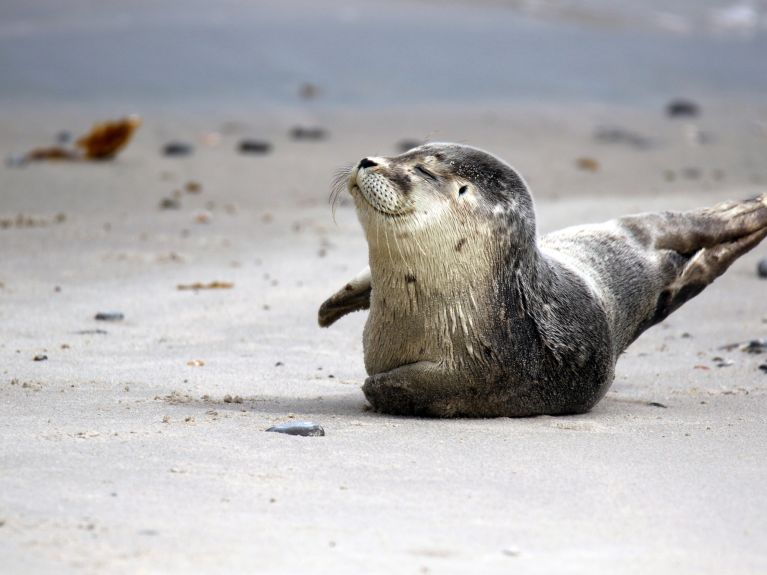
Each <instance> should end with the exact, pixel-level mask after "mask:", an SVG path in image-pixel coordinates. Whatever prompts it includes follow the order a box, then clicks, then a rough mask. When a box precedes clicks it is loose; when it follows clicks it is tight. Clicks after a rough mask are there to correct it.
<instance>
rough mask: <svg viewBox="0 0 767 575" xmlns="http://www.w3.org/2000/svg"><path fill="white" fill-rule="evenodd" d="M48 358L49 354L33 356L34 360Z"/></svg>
mask: <svg viewBox="0 0 767 575" xmlns="http://www.w3.org/2000/svg"><path fill="white" fill-rule="evenodd" d="M47 359H48V356H47V355H45V354H42V353H41V354H39V355H36V356H35V357H33V358H32V361H45V360H47Z"/></svg>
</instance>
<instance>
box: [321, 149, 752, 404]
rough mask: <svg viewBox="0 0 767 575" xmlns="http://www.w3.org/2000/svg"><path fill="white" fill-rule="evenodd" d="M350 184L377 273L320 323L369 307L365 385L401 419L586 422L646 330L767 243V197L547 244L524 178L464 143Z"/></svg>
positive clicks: (324, 311)
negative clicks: (566, 417) (582, 417)
mask: <svg viewBox="0 0 767 575" xmlns="http://www.w3.org/2000/svg"><path fill="white" fill-rule="evenodd" d="M343 186H345V187H347V188H348V190H349V191H350V192H351V195H352V197H353V198H354V203H355V206H356V209H357V214H358V216H359V220H360V222H361V223H362V227H363V228H364V231H365V235H366V237H367V242H368V246H369V260H370V266H369V268H367V269H366V270H364V271H363V272H362V273H361V274H360V275H359V276H357V277H355V278H354V279H352V280H351V281H350V282H348V283H347V284H346V285H345V286H344V287H343V288H341V289H340V290H339V291H338V292H337V293H336V294H334V295H333V296H332V297H330V298H329V299H328V300H327V301H326V302H325V303H323V304H322V306H321V308H320V311H319V323H320V325H321V326H329V325H330V324H332V323H333V322H335V321H336V320H337V319H338V318H339V317H341V316H343V315H345V314H347V313H349V312H352V311H355V310H361V309H370V314H369V317H368V319H367V323H366V325H365V329H364V352H365V368H366V370H367V372H368V374H369V377H368V378H367V380H366V381H365V384H364V386H363V387H362V390H363V391H364V393H365V396H366V397H367V399H368V401H369V402H370V403H371V404H372V406H373V407H374V408H375V409H376V410H378V411H381V412H386V413H392V414H403V415H423V416H432V417H459V416H465V417H496V416H507V417H513V416H532V415H541V414H551V415H554V414H573V413H582V412H585V411H588V410H589V409H591V408H592V407H593V406H594V405H595V404H596V403H597V402H598V401H599V400H600V399H601V398H602V397H603V396H604V394H605V393H606V391H607V388H608V387H609V386H610V384H611V382H612V380H613V376H614V369H615V362H616V360H617V358H618V356H619V355H620V354H621V352H622V351H623V350H625V349H626V347H627V346H628V345H629V344H630V343H631V342H633V341H634V340H635V339H636V338H637V337H638V336H639V334H641V333H642V332H643V331H645V330H646V329H647V328H649V327H650V326H652V325H655V324H657V323H659V322H661V321H662V320H663V319H665V318H666V316H668V315H669V314H670V313H671V312H673V311H674V310H676V309H677V308H678V307H679V306H681V305H682V304H683V303H685V302H686V301H688V300H689V299H691V298H693V297H694V296H696V295H697V294H699V293H700V292H701V291H702V290H703V289H704V288H705V287H706V286H707V285H708V284H710V283H711V282H712V281H714V279H716V278H717V277H718V276H719V275H721V274H722V273H724V271H725V270H726V269H727V268H728V267H729V266H730V264H732V262H733V261H735V260H736V259H737V258H738V257H739V256H741V255H743V254H744V253H746V252H747V251H748V250H750V249H751V248H753V247H754V246H756V245H757V244H758V243H759V242H760V241H761V240H762V239H763V238H764V237H765V236H767V194H764V195H762V196H760V197H758V198H754V199H751V200H746V201H743V202H730V203H724V204H720V205H717V206H715V207H712V208H704V209H699V210H694V211H689V212H662V213H647V214H639V215H632V216H626V217H622V218H618V219H615V220H611V221H608V222H606V223H602V224H596V225H585V226H577V227H571V228H566V229H564V230H561V231H558V232H554V233H552V234H548V235H546V236H543V237H540V238H539V237H537V234H536V226H535V213H534V210H533V200H532V196H531V195H530V191H529V190H528V187H527V185H526V183H525V181H524V180H523V179H522V177H521V176H520V175H519V174H518V173H517V172H516V171H515V170H514V169H513V168H512V167H511V166H509V165H508V164H506V163H505V162H503V161H502V160H500V159H499V158H497V157H495V156H493V155H491V154H489V153H487V152H485V151H482V150H479V149H477V148H473V147H469V146H463V145H458V144H426V145H423V146H420V147H417V148H414V149H412V150H410V151H408V152H405V153H403V154H401V155H398V156H394V157H389V158H383V157H368V158H364V159H362V161H360V162H359V164H357V165H356V166H355V167H354V168H352V169H351V170H350V171H349V172H348V173H345V174H344V175H343V176H342V177H341V178H340V180H339V185H338V187H337V189H336V193H340V191H341V189H342V187H343Z"/></svg>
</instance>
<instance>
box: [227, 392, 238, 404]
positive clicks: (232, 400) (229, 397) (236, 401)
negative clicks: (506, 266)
mask: <svg viewBox="0 0 767 575" xmlns="http://www.w3.org/2000/svg"><path fill="white" fill-rule="evenodd" d="M224 403H242V398H241V397H240V396H239V395H235V396H234V397H232V396H231V395H229V394H226V395H225V396H224Z"/></svg>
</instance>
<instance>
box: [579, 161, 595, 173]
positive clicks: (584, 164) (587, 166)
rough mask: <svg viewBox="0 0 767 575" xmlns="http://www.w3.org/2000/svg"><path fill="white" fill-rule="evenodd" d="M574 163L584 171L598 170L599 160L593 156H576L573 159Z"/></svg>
mask: <svg viewBox="0 0 767 575" xmlns="http://www.w3.org/2000/svg"><path fill="white" fill-rule="evenodd" d="M575 165H576V166H578V168H579V169H581V170H584V171H586V172H598V171H599V162H597V161H596V160H595V159H594V158H578V159H577V160H575Z"/></svg>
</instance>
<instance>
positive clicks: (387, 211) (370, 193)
mask: <svg viewBox="0 0 767 575" xmlns="http://www.w3.org/2000/svg"><path fill="white" fill-rule="evenodd" d="M382 172H383V170H382V166H380V164H378V163H374V162H371V161H369V160H367V159H366V160H363V161H362V162H360V163H359V164H358V165H357V166H355V167H354V168H352V170H351V172H350V173H349V179H348V182H347V186H348V189H349V192H350V193H351V194H352V196H355V195H356V196H357V197H361V198H362V199H364V200H365V202H366V203H367V204H368V205H369V206H370V207H372V208H373V209H374V210H376V211H377V212H380V213H382V214H384V215H387V216H401V215H404V214H405V213H407V211H408V202H407V200H406V199H405V197H404V196H403V194H402V193H401V192H400V191H399V190H398V189H397V186H396V185H395V184H394V183H393V182H392V181H391V180H390V179H389V178H387V177H386V175H384V174H383V173H382Z"/></svg>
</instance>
